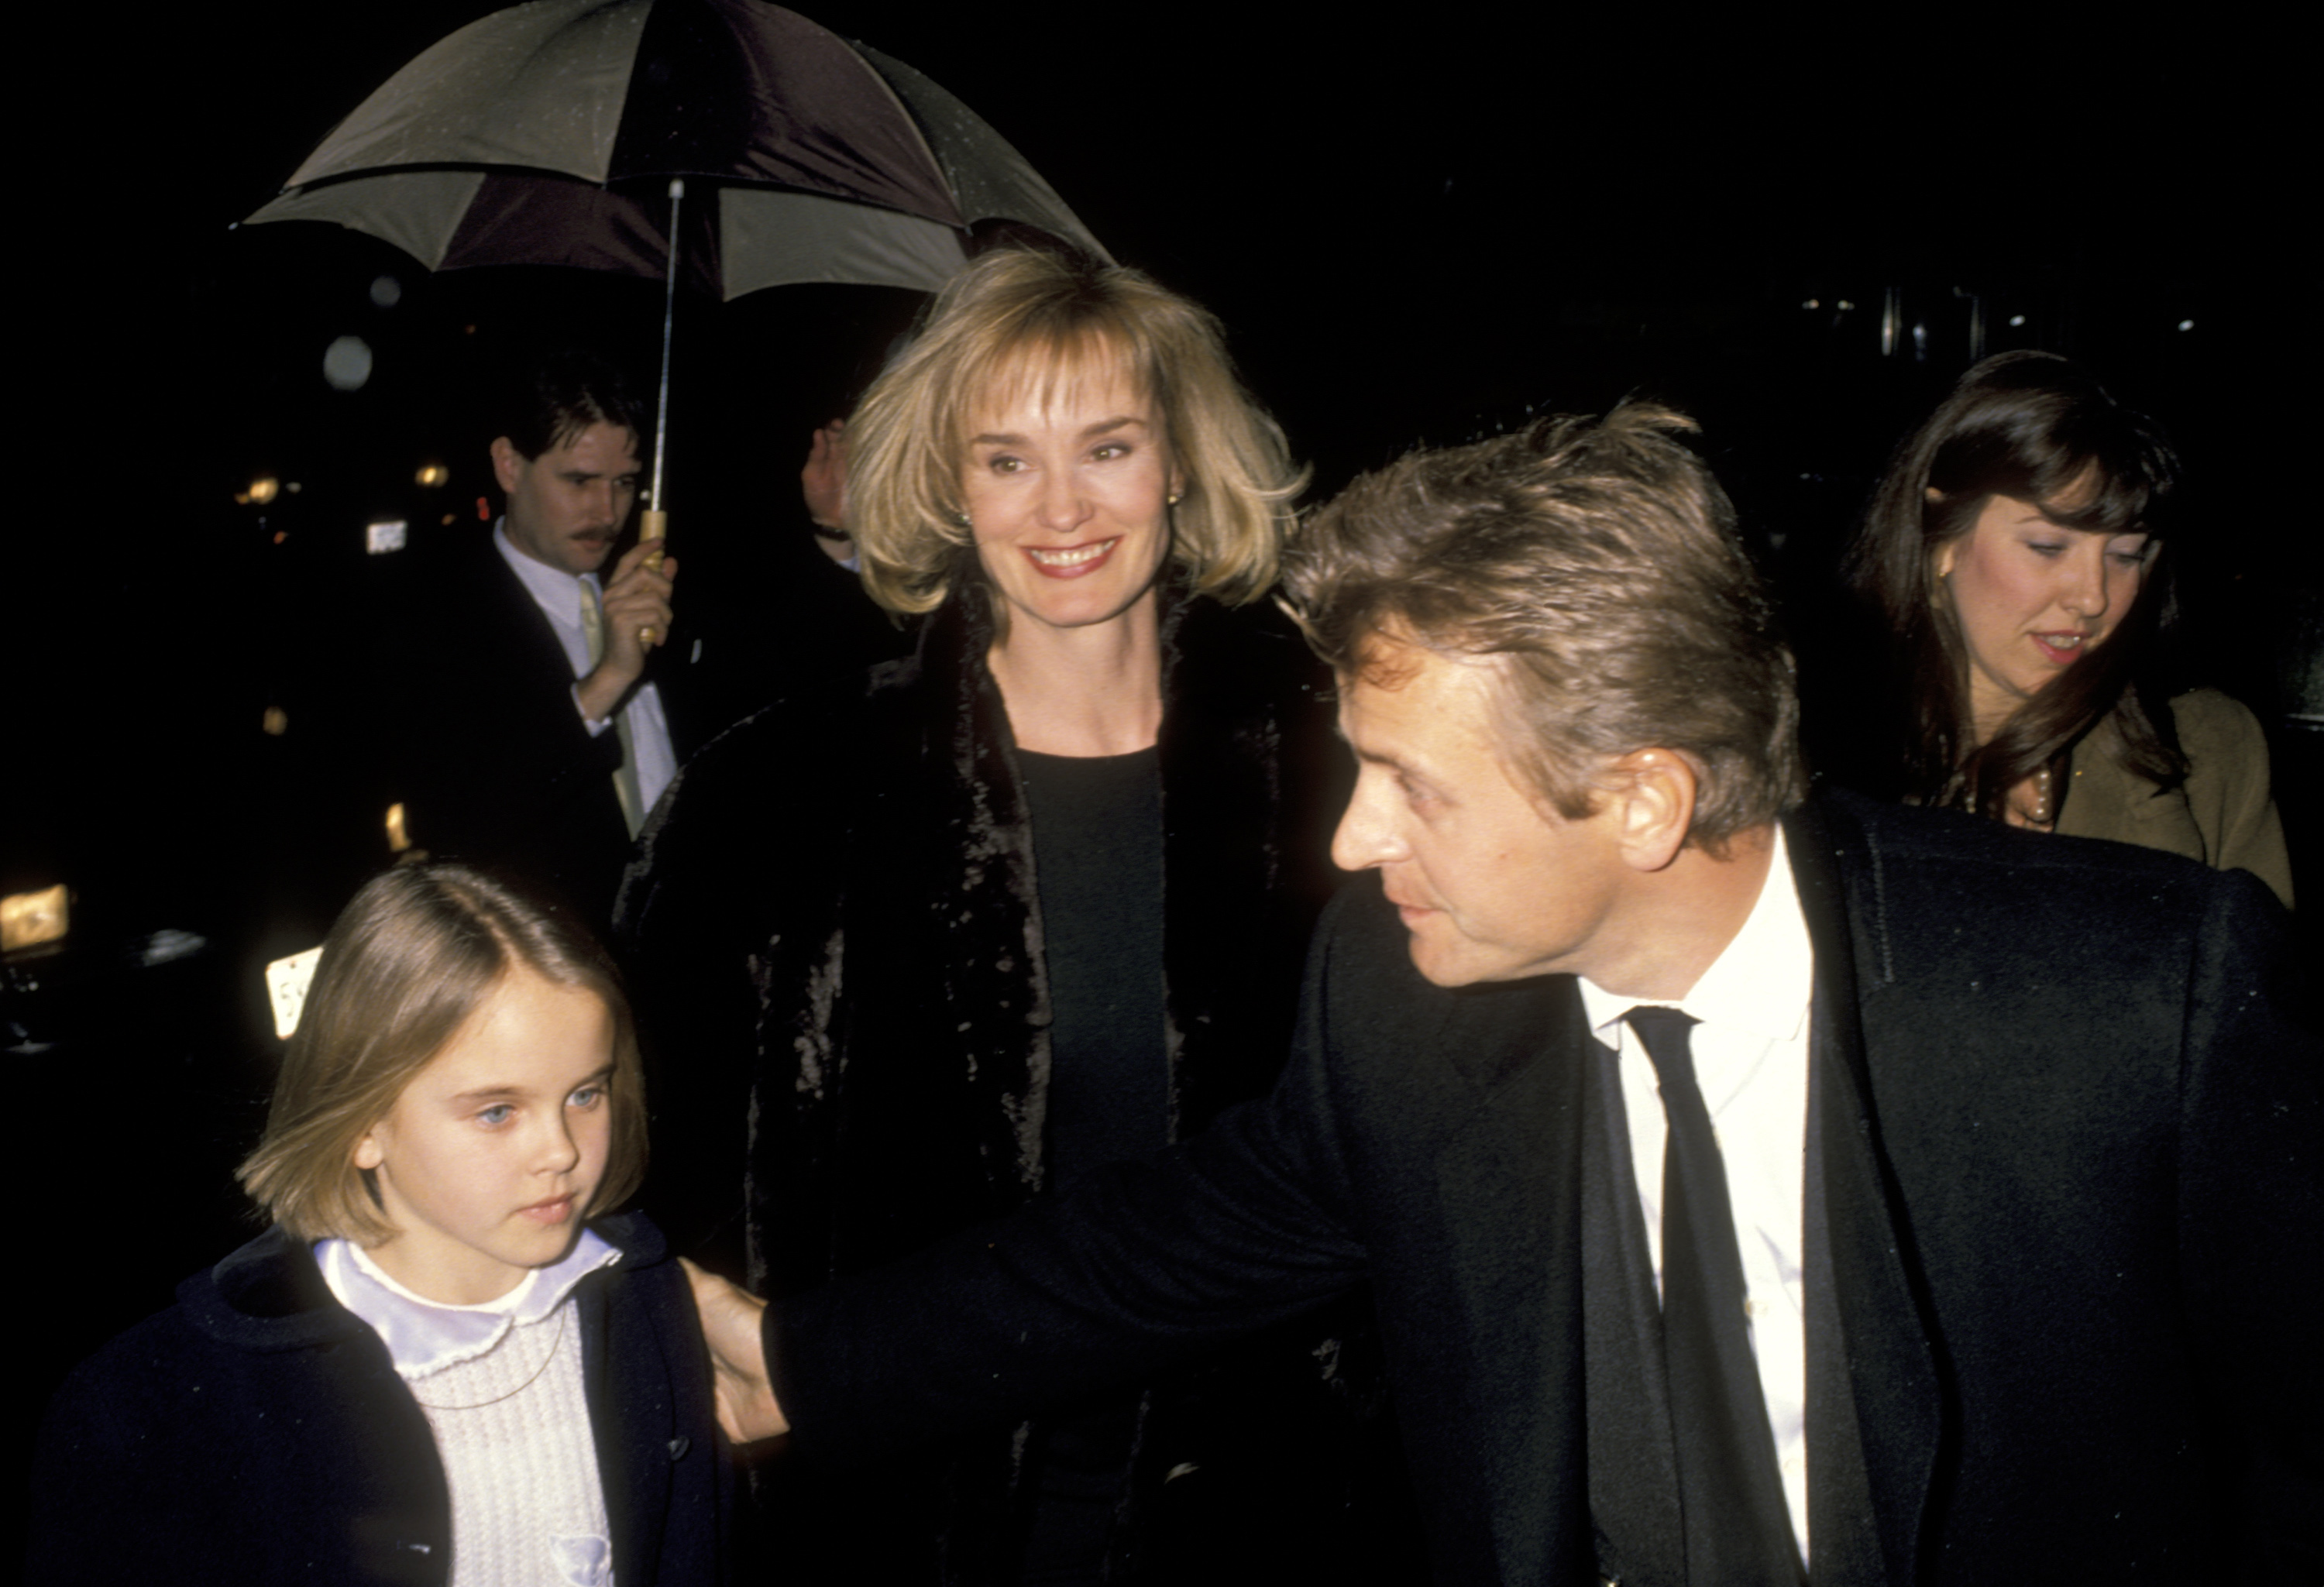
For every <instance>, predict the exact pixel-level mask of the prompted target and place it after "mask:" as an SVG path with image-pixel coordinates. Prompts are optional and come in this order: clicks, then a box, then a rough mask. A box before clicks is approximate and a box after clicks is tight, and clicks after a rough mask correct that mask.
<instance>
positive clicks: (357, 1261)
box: [315, 1229, 622, 1379]
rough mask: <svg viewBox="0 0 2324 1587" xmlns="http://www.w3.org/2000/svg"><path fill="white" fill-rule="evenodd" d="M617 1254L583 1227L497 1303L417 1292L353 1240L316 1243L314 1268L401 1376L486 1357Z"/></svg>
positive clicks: (411, 1376) (618, 1256)
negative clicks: (466, 1302)
mask: <svg viewBox="0 0 2324 1587" xmlns="http://www.w3.org/2000/svg"><path fill="white" fill-rule="evenodd" d="M621 1257H622V1253H621V1251H620V1250H618V1249H616V1248H615V1247H613V1245H611V1244H608V1243H607V1242H606V1241H604V1240H603V1239H601V1238H599V1236H598V1234H597V1232H596V1231H595V1230H593V1229H584V1230H582V1231H581V1238H580V1239H579V1240H578V1241H576V1242H575V1244H574V1247H573V1250H572V1251H571V1252H570V1253H569V1254H567V1257H566V1258H565V1259H564V1260H563V1261H561V1262H555V1263H552V1264H550V1265H549V1267H546V1268H535V1269H532V1270H531V1271H530V1272H529V1273H527V1274H526V1275H525V1276H524V1277H523V1278H521V1279H519V1280H518V1281H517V1286H516V1287H515V1288H513V1289H512V1290H510V1291H509V1292H508V1293H507V1294H506V1295H503V1296H500V1297H499V1298H498V1299H497V1300H488V1301H483V1302H480V1303H478V1304H477V1305H475V1306H453V1305H450V1304H448V1303H447V1302H444V1301H438V1300H429V1299H428V1298H427V1297H426V1296H421V1295H415V1294H414V1293H412V1291H410V1289H407V1288H406V1287H403V1286H402V1285H401V1284H399V1283H397V1282H396V1281H395V1280H394V1279H393V1278H390V1277H389V1276H388V1274H387V1271H386V1269H383V1268H382V1267H381V1266H380V1265H379V1264H378V1263H377V1262H375V1261H374V1260H373V1259H372V1256H371V1253H370V1252H369V1251H367V1250H364V1249H363V1248H362V1247H361V1246H358V1245H356V1244H355V1243H354V1242H353V1241H346V1240H339V1239H336V1238H334V1239H329V1240H318V1241H316V1242H315V1263H316V1265H317V1266H318V1267H319V1268H320V1269H322V1270H323V1281H324V1282H325V1283H326V1284H328V1285H329V1286H330V1287H331V1293H332V1294H333V1295H335V1296H338V1299H339V1304H340V1305H341V1306H345V1307H346V1308H347V1310H349V1311H351V1312H353V1313H354V1314H355V1315H356V1316H358V1317H361V1318H362V1319H363V1320H364V1322H366V1323H368V1324H371V1327H372V1331H373V1332H374V1333H377V1334H378V1335H379V1336H380V1338H381V1339H382V1340H383V1341H384V1342H386V1345H387V1353H388V1355H389V1356H390V1357H391V1358H392V1360H393V1361H394V1362H395V1370H396V1374H397V1376H399V1377H401V1378H404V1379H416V1378H424V1377H427V1376H428V1375H429V1374H430V1373H432V1372H440V1371H442V1370H444V1369H445V1368H447V1367H453V1366H457V1365H458V1364H459V1363H460V1362H462V1361H474V1360H475V1359H476V1357H478V1356H480V1355H484V1354H485V1353H487V1352H490V1351H491V1350H492V1349H493V1346H495V1345H497V1344H499V1343H500V1342H501V1340H502V1339H503V1337H504V1336H505V1335H506V1334H507V1333H508V1331H509V1330H510V1329H511V1328H513V1327H515V1326H517V1325H518V1324H526V1323H538V1322H539V1321H540V1320H541V1319H542V1318H543V1317H546V1316H548V1315H549V1314H550V1313H552V1312H554V1311H556V1309H557V1308H558V1306H562V1305H563V1304H564V1302H565V1297H566V1296H568V1295H570V1294H571V1293H572V1292H573V1287H574V1286H575V1285H576V1284H578V1283H580V1282H581V1280H582V1279H584V1278H587V1277H588V1276H589V1275H590V1274H592V1273H594V1272H595V1271H596V1270H597V1269H600V1268H603V1267H606V1266H608V1265H610V1264H612V1263H613V1262H617V1261H619V1260H620V1259H621Z"/></svg>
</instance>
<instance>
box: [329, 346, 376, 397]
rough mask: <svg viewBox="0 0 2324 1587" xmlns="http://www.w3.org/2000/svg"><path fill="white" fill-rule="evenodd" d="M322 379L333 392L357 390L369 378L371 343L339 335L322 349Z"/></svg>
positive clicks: (360, 388) (362, 386)
mask: <svg viewBox="0 0 2324 1587" xmlns="http://www.w3.org/2000/svg"><path fill="white" fill-rule="evenodd" d="M323 379H324V380H325V382H327V383H328V384H329V386H330V388H331V389H332V390H333V391H335V392H359V391H361V390H363V388H364V382H366V381H368V380H369V379H371V344H370V343H369V342H366V341H364V339H363V338H362V337H339V338H338V339H337V341H334V342H333V343H332V344H331V345H330V346H327V347H326V348H324V349H323Z"/></svg>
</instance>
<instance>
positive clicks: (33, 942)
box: [0, 881, 72, 954]
mask: <svg viewBox="0 0 2324 1587" xmlns="http://www.w3.org/2000/svg"><path fill="white" fill-rule="evenodd" d="M71 924H72V906H71V904H70V903H69V901H68V900H67V897H66V894H65V884H64V883H63V882H61V881H60V882H59V883H57V884H56V886H54V887H44V888H42V889H40V890H37V891H35V892H12V893H10V894H9V895H8V896H7V897H6V898H5V899H0V953H11V954H13V953H14V952H15V951H16V950H17V949H18V948H28V947H37V946H40V945H41V944H42V943H44V942H60V941H62V940H63V938H64V935H65V933H66V931H67V930H69V928H70V927H71Z"/></svg>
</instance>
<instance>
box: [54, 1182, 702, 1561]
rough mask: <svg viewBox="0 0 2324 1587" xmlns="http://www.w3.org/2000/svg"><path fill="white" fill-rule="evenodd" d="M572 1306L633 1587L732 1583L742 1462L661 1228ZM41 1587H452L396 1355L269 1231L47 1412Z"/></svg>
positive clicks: (612, 1509) (191, 1286) (420, 1426)
mask: <svg viewBox="0 0 2324 1587" xmlns="http://www.w3.org/2000/svg"><path fill="white" fill-rule="evenodd" d="M596 1228H597V1231H598V1232H599V1233H600V1234H601V1235H603V1236H604V1238H605V1240H607V1241H609V1242H611V1243H612V1244H613V1245H614V1246H615V1247H617V1248H618V1249H619V1250H621V1252H622V1257H621V1260H619V1261H618V1262H615V1263H613V1265H611V1266H610V1267H607V1268H604V1269H600V1270H599V1271H597V1272H595V1273H594V1274H592V1275H590V1276H589V1277H588V1278H585V1279H584V1280H582V1282H581V1284H580V1286H579V1287H577V1288H576V1290H575V1291H574V1298H575V1303H576V1306H577V1307H578V1310H579V1320H580V1324H581V1348H582V1377H583V1383H584V1385H585V1389H586V1394H587V1397H588V1402H589V1416H590V1422H591V1424H592V1426H593V1427H594V1428H595V1435H596V1445H597V1469H598V1472H599V1476H600V1478H601V1480H602V1481H603V1482H604V1490H605V1509H606V1514H607V1517H608V1519H609V1521H610V1523H611V1526H612V1530H613V1569H614V1577H615V1580H617V1581H618V1582H621V1583H622V1587H648V1584H649V1583H651V1584H658V1587H669V1584H675V1583H691V1582H724V1581H725V1580H727V1579H728V1578H729V1575H730V1572H729V1568H728V1565H729V1562H728V1559H727V1554H728V1549H727V1543H728V1535H729V1520H730V1517H731V1515H732V1505H733V1481H732V1473H733V1464H732V1462H731V1461H730V1460H729V1458H728V1457H727V1455H726V1453H725V1451H724V1447H723V1443H724V1441H723V1438H722V1437H721V1435H719V1434H718V1433H717V1430H716V1423H715V1407H714V1405H713V1402H712V1398H711V1389H710V1370H709V1365H708V1361H707V1360H706V1358H705V1355H704V1353H703V1347H702V1340H701V1335H700V1333H699V1330H698V1327H697V1324H696V1321H695V1315H694V1302H693V1296H692V1295H691V1294H690V1292H689V1291H688V1289H687V1283H686V1278H685V1275H684V1274H683V1272H682V1271H681V1270H680V1269H679V1268H678V1264H677V1263H676V1262H675V1261H673V1260H670V1259H669V1253H668V1251H667V1250H666V1248H665V1246H664V1244H663V1241H662V1238H661V1234H660V1232H659V1231H658V1230H656V1229H655V1228H654V1227H653V1225H652V1224H651V1223H648V1222H646V1221H645V1220H644V1219H642V1218H638V1217H615V1218H608V1219H604V1220H602V1221H600V1222H599V1223H597V1224H596ZM33 1483H34V1494H33V1503H34V1509H33V1521H32V1527H33V1532H32V1570H31V1579H32V1581H33V1582H186V1583H192V1582H220V1583H226V1582H232V1583H235V1584H236V1587H256V1584H260V1583H268V1582H309V1583H325V1582H327V1583H333V1584H337V1583H342V1582H346V1583H359V1582H400V1583H401V1582H409V1583H415V1584H417V1583H440V1582H447V1581H449V1580H450V1578H451V1569H452V1510H451V1499H450V1495H449V1492H448V1490H447V1489H446V1487H445V1482H444V1469H443V1465H442V1463H441V1462H440V1461H439V1460H438V1458H437V1454H436V1444H435V1439H434V1437H433V1436H432V1435H430V1434H429V1429H428V1422H427V1418H426V1417H425V1416H424V1415H423V1414H422V1413H421V1411H420V1407H419V1404H418V1402H417V1401H415V1400H414V1399H413V1398H412V1397H411V1395H410V1391H409V1390H408V1389H405V1387H404V1385H403V1382H402V1380H401V1379H399V1378H398V1377H397V1376H396V1375H395V1369H394V1366H393V1364H392V1362H391V1361H389V1359H388V1353H387V1347H386V1346H385V1345H384V1344H383V1343H381V1342H380V1339H379V1336H378V1335H377V1334H376V1333H373V1332H372V1330H371V1329H370V1328H369V1327H368V1326H367V1325H365V1324H364V1323H363V1322H362V1321H361V1320H360V1319H358V1318H357V1317H356V1316H355V1315H354V1314H353V1313H351V1312H349V1311H347V1310H346V1308H345V1307H344V1306H340V1305H339V1303H338V1301H337V1298H335V1297H334V1296H332V1294H331V1292H330V1289H329V1287H327V1285H326V1284H325V1283H324V1282H323V1276H322V1274H321V1272H320V1271H319V1270H318V1269H317V1268H316V1266H315V1261H314V1258H313V1256H312V1255H311V1254H310V1253H309V1250H308V1248H307V1246H306V1245H305V1244H304V1243H303V1242H301V1241H298V1240H295V1239H293V1238H291V1236H289V1235H287V1234H285V1233H284V1232H282V1231H281V1230H280V1229H273V1230H270V1231H268V1232H266V1233H265V1234H263V1235H261V1236H260V1237H259V1238H257V1239H256V1240H254V1241H251V1242H250V1243H249V1244H248V1245H245V1246H244V1247H243V1248H242V1249H241V1250H237V1251H235V1253H234V1254H233V1255H232V1256H230V1257H228V1258H226V1260H224V1261H222V1262H220V1263H219V1264H218V1265H217V1267H215V1268H212V1269H209V1270H208V1271H207V1272H203V1273H198V1274H196V1275H195V1276H194V1277H192V1278H189V1279H187V1280H186V1282H185V1283H184V1284H182V1285H180V1287H179V1289H178V1304H177V1305H176V1306H172V1307H171V1309H170V1310H168V1311H166V1312H162V1313H160V1314H159V1315H155V1316H152V1317H149V1318H147V1319H146V1320H145V1321H144V1322H143V1323H141V1324H138V1325H137V1326H136V1327H134V1328H133V1329H131V1330H130V1331H129V1332H128V1333H124V1334H123V1335H122V1336H121V1337H120V1338H118V1339H116V1340H115V1341H114V1342H112V1343H110V1344H108V1345H107V1346H106V1348H105V1349H104V1350H102V1351H100V1352H97V1354H96V1355H95V1356H93V1357H91V1358H90V1359H89V1360H88V1361H86V1362H84V1363H82V1365H81V1366H80V1368H79V1369H78V1370H77V1371H75V1372H74V1374H73V1375H72V1377H71V1378H70V1379H68V1380H67V1382H66V1384H65V1386H64V1388H63V1389H60V1391H59V1392H58V1395H57V1398H56V1399H55V1401H54V1402H53V1403H52V1404H51V1407H50V1410H49V1418H48V1422H47V1425H46V1426H45V1427H44V1428H43V1429H42V1438H41V1448H40V1453H39V1457H38V1462H37V1465H36V1468H35V1474H34V1478H33Z"/></svg>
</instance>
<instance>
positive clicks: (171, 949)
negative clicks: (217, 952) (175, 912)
mask: <svg viewBox="0 0 2324 1587" xmlns="http://www.w3.org/2000/svg"><path fill="white" fill-rule="evenodd" d="M208 946H210V939H209V938H208V937H203V936H201V935H200V934H198V933H197V932H192V931H179V930H177V929H175V928H174V927H173V928H171V929H169V930H165V931H157V932H155V933H154V934H153V935H152V936H151V937H140V938H138V939H137V941H135V942H134V943H133V944H131V945H130V949H129V956H130V957H131V958H133V959H134V960H136V961H137V962H138V963H139V964H143V965H144V966H145V967H146V968H147V969H148V970H150V969H152V967H153V966H154V965H156V964H168V963H169V962H170V961H171V960H172V959H182V958H186V957H189V955H194V954H198V953H200V952H201V951H202V950H203V949H204V948H206V947H208Z"/></svg>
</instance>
